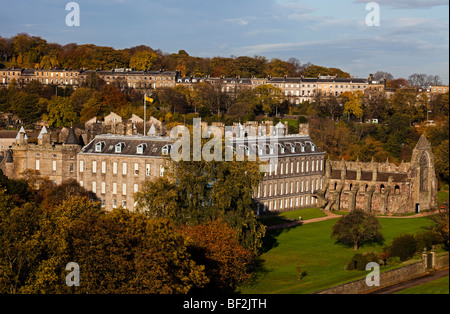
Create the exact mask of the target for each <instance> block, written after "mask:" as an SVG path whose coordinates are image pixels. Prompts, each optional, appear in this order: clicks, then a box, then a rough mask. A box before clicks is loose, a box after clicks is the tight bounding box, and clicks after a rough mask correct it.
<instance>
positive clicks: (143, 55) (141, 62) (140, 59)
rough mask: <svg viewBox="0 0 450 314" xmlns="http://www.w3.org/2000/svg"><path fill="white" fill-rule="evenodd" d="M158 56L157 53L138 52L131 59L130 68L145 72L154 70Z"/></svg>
mask: <svg viewBox="0 0 450 314" xmlns="http://www.w3.org/2000/svg"><path fill="white" fill-rule="evenodd" d="M157 57H158V56H157V55H156V53H154V52H152V51H148V50H143V51H138V52H136V53H135V54H134V55H133V56H132V57H131V59H130V67H131V68H134V69H135V70H136V71H144V70H149V69H151V68H152V65H153V63H154V62H155V61H156V58H157Z"/></svg>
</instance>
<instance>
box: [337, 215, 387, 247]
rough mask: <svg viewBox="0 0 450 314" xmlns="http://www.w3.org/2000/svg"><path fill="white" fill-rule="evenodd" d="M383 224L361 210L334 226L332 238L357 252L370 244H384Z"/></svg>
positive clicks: (342, 218) (344, 217) (343, 218)
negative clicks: (381, 231)
mask: <svg viewBox="0 0 450 314" xmlns="http://www.w3.org/2000/svg"><path fill="white" fill-rule="evenodd" d="M380 230H381V224H380V222H379V221H378V219H377V217H376V216H375V215H373V214H370V213H367V212H365V211H363V210H360V209H355V210H353V211H351V212H350V213H349V214H348V215H346V216H343V217H341V218H340V219H339V220H338V221H337V222H336V224H335V225H334V226H333V231H332V234H331V236H332V237H333V238H336V239H337V241H338V242H339V243H342V244H345V245H352V246H353V249H354V250H355V251H357V250H358V248H359V247H360V246H361V245H363V244H365V243H369V242H382V241H383V236H382V234H381V233H380Z"/></svg>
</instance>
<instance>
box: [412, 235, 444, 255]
mask: <svg viewBox="0 0 450 314" xmlns="http://www.w3.org/2000/svg"><path fill="white" fill-rule="evenodd" d="M416 241H417V252H420V251H422V250H423V249H424V248H426V249H427V250H431V248H432V246H433V245H436V244H441V243H442V239H441V237H440V235H439V234H438V233H436V232H434V231H424V232H421V233H418V234H417V235H416Z"/></svg>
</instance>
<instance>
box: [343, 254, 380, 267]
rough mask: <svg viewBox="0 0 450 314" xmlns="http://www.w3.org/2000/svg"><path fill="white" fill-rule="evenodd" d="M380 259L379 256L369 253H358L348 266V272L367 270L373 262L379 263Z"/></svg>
mask: <svg viewBox="0 0 450 314" xmlns="http://www.w3.org/2000/svg"><path fill="white" fill-rule="evenodd" d="M379 260H380V257H379V256H378V254H376V253H373V252H369V253H362V254H360V253H357V254H355V255H353V257H352V259H351V260H350V262H349V263H348V264H347V268H346V269H347V270H355V269H356V270H365V269H366V265H367V264H369V263H372V262H375V263H379Z"/></svg>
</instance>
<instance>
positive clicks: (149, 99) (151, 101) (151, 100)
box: [145, 96, 153, 103]
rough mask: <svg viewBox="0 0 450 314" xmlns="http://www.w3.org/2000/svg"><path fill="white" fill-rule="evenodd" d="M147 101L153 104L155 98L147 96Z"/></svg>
mask: <svg viewBox="0 0 450 314" xmlns="http://www.w3.org/2000/svg"><path fill="white" fill-rule="evenodd" d="M145 100H146V101H148V102H150V103H153V98H150V97H147V96H145Z"/></svg>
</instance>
